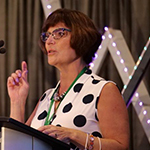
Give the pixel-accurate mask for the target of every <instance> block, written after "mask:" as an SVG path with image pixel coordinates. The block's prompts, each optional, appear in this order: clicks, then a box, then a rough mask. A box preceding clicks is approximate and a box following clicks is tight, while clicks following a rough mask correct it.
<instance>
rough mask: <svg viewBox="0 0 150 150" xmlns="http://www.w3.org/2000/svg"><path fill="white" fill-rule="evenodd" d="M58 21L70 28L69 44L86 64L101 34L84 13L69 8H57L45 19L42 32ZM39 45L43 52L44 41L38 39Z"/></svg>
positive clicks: (92, 54)
mask: <svg viewBox="0 0 150 150" xmlns="http://www.w3.org/2000/svg"><path fill="white" fill-rule="evenodd" d="M58 23H64V25H65V26H66V27H68V28H69V29H71V40H70V46H71V47H72V48H73V49H74V50H75V52H76V54H77V56H79V57H81V58H82V59H83V61H84V62H85V63H86V64H89V63H90V62H92V59H93V57H94V56H95V52H96V51H97V49H98V47H99V45H100V43H101V34H100V33H99V31H98V30H97V28H96V27H95V25H94V23H93V22H92V20H91V19H90V18H89V17H87V16H86V15H85V14H83V13H81V12H79V11H77V10H70V9H57V10H55V11H54V12H52V13H51V14H50V15H49V16H48V17H47V19H46V20H45V22H44V24H43V27H42V32H46V31H47V30H48V29H49V27H54V26H55V25H56V24H58ZM39 45H40V47H41V49H42V50H43V52H44V53H46V50H45V43H44V42H43V41H42V40H41V39H40V41H39Z"/></svg>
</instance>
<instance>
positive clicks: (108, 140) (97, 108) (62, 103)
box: [7, 9, 129, 150]
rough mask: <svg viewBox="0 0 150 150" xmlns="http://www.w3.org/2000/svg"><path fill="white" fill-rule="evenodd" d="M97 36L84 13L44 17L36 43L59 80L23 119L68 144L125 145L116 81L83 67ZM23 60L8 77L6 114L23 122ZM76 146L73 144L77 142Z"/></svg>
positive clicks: (95, 149)
mask: <svg viewBox="0 0 150 150" xmlns="http://www.w3.org/2000/svg"><path fill="white" fill-rule="evenodd" d="M100 42H101V35H100V34H99V32H98V31H97V29H96V27H95V26H94V24H93V22H92V21H91V20H90V19H89V18H88V17H87V16H86V15H84V14H83V13H81V12H78V11H75V10H68V9H58V10H56V11H54V12H53V13H52V14H50V15H49V17H48V18H47V19H46V21H45V22H44V25H43V28H42V34H41V40H40V46H41V48H42V50H43V52H44V53H45V54H46V55H47V58H48V63H49V64H50V65H52V66H55V67H56V68H57V69H58V70H59V71H60V81H59V83H58V84H57V85H56V87H55V88H54V89H49V90H47V91H46V92H45V93H44V94H43V96H42V97H41V98H40V100H39V102H38V104H37V106H36V108H35V109H34V111H33V113H32V114H31V116H30V117H29V119H28V120H27V122H26V124H27V125H29V126H31V127H34V128H36V129H38V130H40V131H41V132H43V133H45V134H48V135H50V136H52V137H54V138H57V139H59V140H61V141H64V142H66V143H73V144H72V145H73V146H72V148H73V149H78V148H80V149H89V150H100V149H102V150H127V149H128V145H129V141H128V139H129V126H128V115H127V110H126V106H125V103H124V101H123V99H122V96H121V94H120V92H119V90H118V88H117V86H116V85H115V84H114V83H113V82H110V81H105V80H104V79H103V78H101V77H98V76H97V75H95V74H93V73H92V71H91V70H90V69H88V65H89V63H90V62H91V61H92V58H93V57H94V54H95V52H96V51H97V49H98V46H99V44H100ZM27 72H28V71H27V64H26V62H24V61H23V62H22V70H17V71H16V72H15V73H12V75H11V76H10V77H9V78H8V82H7V86H8V93H9V96H10V99H11V114H10V117H12V118H14V119H16V120H18V121H20V122H23V123H24V113H25V103H26V98H27V95H28V89H29V84H28V81H27ZM77 147H78V148H77Z"/></svg>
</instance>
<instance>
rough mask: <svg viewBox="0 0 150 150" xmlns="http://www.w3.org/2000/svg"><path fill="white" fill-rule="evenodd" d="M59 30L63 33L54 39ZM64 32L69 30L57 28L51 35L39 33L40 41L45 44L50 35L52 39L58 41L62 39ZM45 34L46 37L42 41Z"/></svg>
mask: <svg viewBox="0 0 150 150" xmlns="http://www.w3.org/2000/svg"><path fill="white" fill-rule="evenodd" d="M59 30H62V31H63V33H62V34H61V35H60V37H59V38H56V37H55V32H57V31H59ZM64 31H68V32H71V30H70V29H67V28H57V29H55V30H54V31H53V32H52V33H50V32H42V33H41V40H42V41H43V42H46V41H47V39H48V38H49V36H50V35H51V36H52V37H53V39H55V40H59V39H60V38H62V37H63V36H64ZM46 33H48V37H45V39H44V38H43V36H44V35H46Z"/></svg>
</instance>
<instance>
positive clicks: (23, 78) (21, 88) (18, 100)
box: [7, 61, 29, 123]
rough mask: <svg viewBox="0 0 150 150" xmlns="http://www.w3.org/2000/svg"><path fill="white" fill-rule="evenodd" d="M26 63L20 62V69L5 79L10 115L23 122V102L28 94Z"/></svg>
mask: <svg viewBox="0 0 150 150" xmlns="http://www.w3.org/2000/svg"><path fill="white" fill-rule="evenodd" d="M27 72H28V70H27V64H26V62H25V61H23V62H22V70H16V71H15V73H12V74H11V76H10V77H8V80H7V89H8V94H9V97H10V100H11V105H10V106H11V109H10V117H11V118H14V119H16V120H18V121H20V122H22V123H24V112H25V103H26V99H27V96H28V91H29V84H28V81H27Z"/></svg>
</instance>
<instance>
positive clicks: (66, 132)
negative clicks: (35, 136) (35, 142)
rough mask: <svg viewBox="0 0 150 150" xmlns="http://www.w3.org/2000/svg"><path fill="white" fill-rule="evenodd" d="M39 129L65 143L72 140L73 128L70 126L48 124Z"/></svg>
mask: <svg viewBox="0 0 150 150" xmlns="http://www.w3.org/2000/svg"><path fill="white" fill-rule="evenodd" d="M38 130H39V131H41V132H43V133H45V134H47V135H49V136H52V137H54V138H56V139H58V140H61V141H63V142H65V143H69V142H70V137H69V136H70V135H71V129H69V128H64V127H59V126H54V125H46V126H42V127H40V128H39V129H38Z"/></svg>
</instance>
